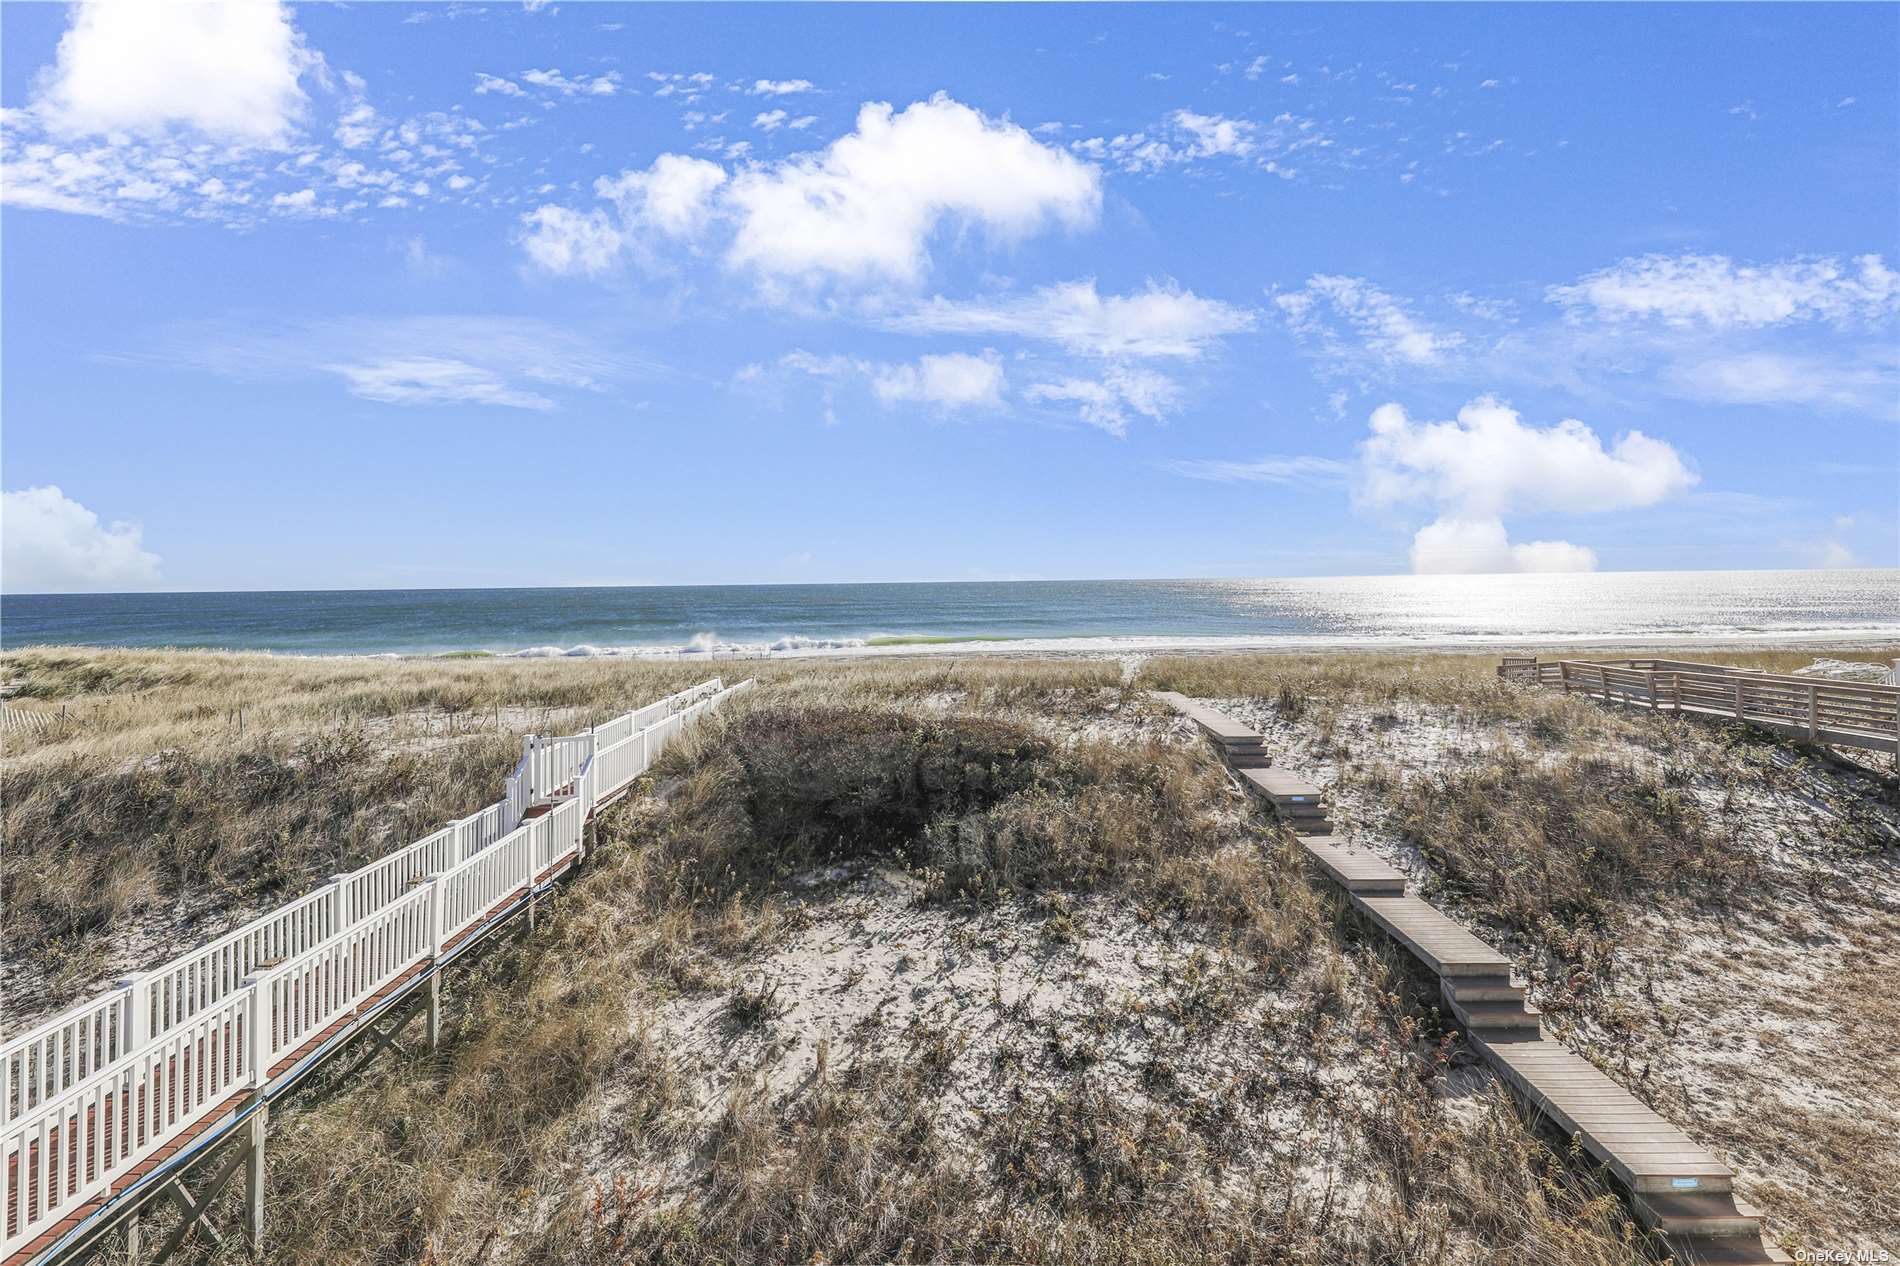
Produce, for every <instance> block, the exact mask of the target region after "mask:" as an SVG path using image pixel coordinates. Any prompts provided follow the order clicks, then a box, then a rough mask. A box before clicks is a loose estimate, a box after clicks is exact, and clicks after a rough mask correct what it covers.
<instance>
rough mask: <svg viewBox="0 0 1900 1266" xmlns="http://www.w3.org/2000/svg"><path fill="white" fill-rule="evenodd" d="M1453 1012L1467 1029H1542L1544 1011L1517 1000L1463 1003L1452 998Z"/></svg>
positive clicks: (1449, 999) (1448, 999) (1449, 1000)
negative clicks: (1541, 1017)
mask: <svg viewBox="0 0 1900 1266" xmlns="http://www.w3.org/2000/svg"><path fill="white" fill-rule="evenodd" d="M1445 1001H1446V1002H1448V1003H1450V1004H1451V1013H1452V1014H1453V1015H1455V1016H1457V1017H1458V1019H1459V1021H1460V1023H1462V1024H1463V1025H1464V1026H1465V1028H1466V1029H1484V1030H1490V1029H1528V1030H1532V1031H1536V1030H1540V1029H1541V1028H1542V1027H1543V1022H1542V1020H1541V1019H1540V1018H1539V1017H1540V1016H1541V1015H1542V1012H1540V1011H1538V1010H1537V1008H1535V1007H1527V1006H1524V1005H1523V1004H1522V1003H1515V1002H1475V1003H1472V1004H1470V1005H1469V1006H1466V1005H1462V1004H1460V1003H1458V1002H1456V1001H1453V1000H1452V999H1451V998H1449V997H1448V998H1446V999H1445Z"/></svg>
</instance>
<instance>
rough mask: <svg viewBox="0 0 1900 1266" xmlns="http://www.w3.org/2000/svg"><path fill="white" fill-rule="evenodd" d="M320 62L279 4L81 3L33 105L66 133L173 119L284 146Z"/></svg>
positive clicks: (162, 125) (159, 124)
mask: <svg viewBox="0 0 1900 1266" xmlns="http://www.w3.org/2000/svg"><path fill="white" fill-rule="evenodd" d="M316 61H317V59H316V58H315V57H314V55H313V54H311V53H309V52H308V51H307V50H306V49H305V48H304V43H303V37H302V35H301V34H299V33H298V31H297V29H296V28H295V27H294V26H293V25H292V24H291V15H290V10H289V8H288V7H287V6H285V5H282V4H279V3H275V2H261V0H254V2H252V3H242V4H154V3H151V0H83V2H82V3H81V4H79V5H78V6H77V7H76V8H75V10H74V12H73V21H72V26H71V27H70V28H69V29H68V30H67V32H66V34H65V35H64V36H63V37H61V39H60V41H59V52H58V60H57V62H56V64H55V65H54V66H53V67H52V68H51V69H50V70H49V71H48V72H47V75H46V77H45V79H44V81H43V91H42V95H41V96H40V98H39V99H38V100H37V101H36V103H35V109H36V111H37V112H38V113H39V114H40V115H41V116H42V117H43V118H44V119H45V120H46V123H47V126H48V127H49V129H50V130H52V131H53V132H55V133H57V134H60V135H67V136H79V135H101V134H106V133H115V132H133V133H140V134H147V135H150V134H154V133H159V132H163V131H166V130H167V129H169V128H171V127H173V126H175V125H180V124H182V125H186V126H189V127H192V128H196V129H197V130H198V131H200V132H202V133H204V134H205V135H206V136H208V137H212V138H215V139H217V140H222V141H230V142H236V143H240V144H243V143H250V144H260V145H276V144H279V143H281V142H283V141H284V140H285V139H286V137H287V136H288V135H289V133H290V132H291V130H292V127H293V125H294V124H295V123H296V122H297V120H298V119H299V117H300V116H301V115H302V113H303V110H304V106H305V104H306V97H305V95H304V91H303V89H302V88H301V87H300V86H299V85H298V82H297V80H298V78H299V76H300V75H301V74H302V73H303V71H304V70H305V69H306V68H307V67H309V66H311V65H313V64H315V62H316Z"/></svg>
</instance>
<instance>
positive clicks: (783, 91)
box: [749, 79, 813, 97]
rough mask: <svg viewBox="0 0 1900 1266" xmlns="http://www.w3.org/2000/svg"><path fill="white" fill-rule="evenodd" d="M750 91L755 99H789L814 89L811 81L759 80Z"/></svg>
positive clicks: (755, 81) (754, 82)
mask: <svg viewBox="0 0 1900 1266" xmlns="http://www.w3.org/2000/svg"><path fill="white" fill-rule="evenodd" d="M749 91H750V92H751V93H752V95H753V96H755V97H789V96H794V95H796V94H798V93H801V92H811V91H813V88H812V82H811V80H809V79H758V80H754V81H753V84H752V87H751V89H750V90H749Z"/></svg>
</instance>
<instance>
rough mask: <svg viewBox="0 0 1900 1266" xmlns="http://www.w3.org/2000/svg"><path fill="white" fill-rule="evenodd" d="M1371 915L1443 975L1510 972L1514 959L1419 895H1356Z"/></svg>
mask: <svg viewBox="0 0 1900 1266" xmlns="http://www.w3.org/2000/svg"><path fill="white" fill-rule="evenodd" d="M1352 901H1353V904H1354V905H1356V906H1358V907H1359V908H1360V909H1361V910H1364V911H1365V912H1366V914H1368V915H1369V916H1371V918H1372V920H1373V922H1375V923H1377V924H1378V925H1379V926H1380V927H1382V928H1384V929H1385V930H1386V931H1387V932H1389V933H1390V934H1391V935H1392V936H1393V937H1394V938H1395V939H1397V940H1399V941H1402V942H1403V943H1404V944H1405V947H1406V948H1407V949H1409V950H1411V951H1412V953H1414V954H1416V955H1418V957H1419V959H1420V961H1422V962H1423V963H1424V964H1425V965H1426V966H1427V967H1429V968H1431V969H1432V970H1433V971H1435V972H1437V973H1438V974H1439V975H1441V976H1498V975H1508V974H1510V970H1511V960H1510V959H1508V958H1506V957H1505V956H1504V955H1502V954H1500V953H1498V952H1497V951H1496V950H1494V949H1492V948H1491V947H1490V946H1489V945H1486V944H1485V943H1484V942H1483V941H1481V940H1479V939H1478V938H1477V937H1475V936H1473V935H1472V934H1471V933H1469V932H1467V931H1465V930H1464V928H1462V927H1460V926H1459V925H1458V924H1456V923H1454V922H1453V921H1452V920H1450V919H1448V918H1446V917H1445V916H1444V915H1443V914H1442V913H1440V912H1439V910H1438V909H1437V908H1436V907H1434V906H1432V905H1431V904H1430V903H1428V902H1425V901H1421V900H1419V899H1418V898H1417V897H1354V898H1353V899H1352Z"/></svg>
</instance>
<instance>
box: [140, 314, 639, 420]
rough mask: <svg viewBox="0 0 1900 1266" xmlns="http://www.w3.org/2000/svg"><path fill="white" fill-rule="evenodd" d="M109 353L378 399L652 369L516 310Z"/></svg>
mask: <svg viewBox="0 0 1900 1266" xmlns="http://www.w3.org/2000/svg"><path fill="white" fill-rule="evenodd" d="M116 359H121V360H126V361H129V362H132V363H137V364H158V365H165V366H169V367H174V368H175V367H180V366H182V367H185V368H190V369H200V370H205V371H208V372H211V373H215V374H219V375H221V376H224V377H227V378H232V379H236V380H238V381H242V382H250V381H270V380H289V381H295V380H299V379H304V378H310V377H314V376H329V377H333V378H335V379H339V380H341V382H342V383H343V384H344V386H345V387H346V388H347V389H348V390H349V391H350V393H351V394H353V395H357V396H360V397H362V398H364V399H367V400H376V401H379V402H382V403H387V404H406V405H427V404H453V403H463V404H487V405H500V406H505V407H509V408H517V409H536V410H545V409H550V408H553V407H555V405H556V403H557V396H556V394H555V389H561V390H566V391H606V390H608V389H609V388H610V386H611V385H612V384H613V383H614V382H615V381H617V380H619V379H622V378H626V377H629V376H632V375H635V374H643V373H650V372H654V371H656V369H657V366H655V365H654V364H653V363H651V362H648V361H645V360H643V359H641V358H639V357H637V356H635V355H632V354H630V353H627V352H625V351H616V352H611V353H610V352H608V351H605V350H603V349H602V348H601V347H599V346H598V345H597V344H596V343H594V342H592V341H591V340H589V339H587V338H585V337H584V336H582V335H580V334H577V333H575V332H574V331H573V330H572V329H570V328H568V327H566V326H563V325H558V324H555V323H553V322H547V321H538V320H533V319H529V318H519V317H478V316H452V315H451V316H414V317H400V318H387V319H368V318H362V319H344V320H333V321H324V322H315V323H310V324H304V325H296V326H289V327H283V328H277V329H249V328H246V329H235V328H232V327H231V326H228V325H224V324H219V323H186V324H182V325H178V326H174V327H172V328H171V329H169V330H168V331H167V332H166V333H165V335H163V336H162V337H160V338H159V339H158V340H156V341H155V343H154V345H153V346H152V347H150V348H149V349H147V350H145V351H143V352H141V353H139V354H136V355H129V356H124V357H119V358H116Z"/></svg>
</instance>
